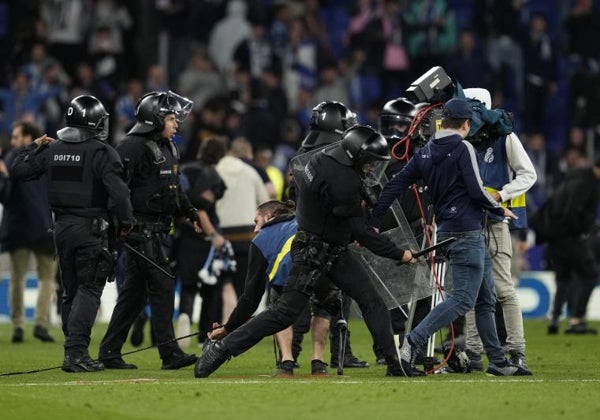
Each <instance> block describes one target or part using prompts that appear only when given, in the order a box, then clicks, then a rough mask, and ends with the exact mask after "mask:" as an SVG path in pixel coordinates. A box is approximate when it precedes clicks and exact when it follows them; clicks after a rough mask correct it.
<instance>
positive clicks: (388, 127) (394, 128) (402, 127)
mask: <svg viewBox="0 0 600 420" xmlns="http://www.w3.org/2000/svg"><path fill="white" fill-rule="evenodd" d="M411 122H412V120H411V119H410V118H409V117H406V116H403V115H392V114H383V115H380V116H379V117H378V121H377V123H378V125H379V132H380V133H381V134H382V135H383V137H385V138H386V139H390V138H399V139H401V138H404V137H405V136H406V134H407V133H408V129H409V128H410V124H411Z"/></svg>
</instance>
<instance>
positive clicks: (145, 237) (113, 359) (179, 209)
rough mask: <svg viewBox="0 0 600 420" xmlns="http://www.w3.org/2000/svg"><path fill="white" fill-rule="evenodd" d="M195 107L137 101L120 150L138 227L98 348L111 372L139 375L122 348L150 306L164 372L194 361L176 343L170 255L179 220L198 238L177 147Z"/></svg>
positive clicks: (176, 101) (168, 98) (174, 98)
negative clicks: (191, 227) (180, 129)
mask: <svg viewBox="0 0 600 420" xmlns="http://www.w3.org/2000/svg"><path fill="white" fill-rule="evenodd" d="M192 105H193V104H192V102H191V101H189V100H188V99H186V98H183V97H181V96H179V95H177V94H176V93H174V92H171V91H168V92H150V93H147V94H146V95H144V96H143V97H142V98H140V100H139V101H138V104H137V107H136V119H137V123H136V124H135V125H134V126H133V127H132V129H131V130H130V131H129V132H128V133H127V136H126V137H125V139H124V140H123V141H122V142H121V143H120V144H119V145H118V146H117V151H118V152H119V154H120V155H121V158H122V159H123V162H124V163H125V164H126V168H127V180H128V184H129V188H130V189H131V203H132V205H133V214H134V218H135V221H136V223H135V225H134V228H133V231H132V232H131V234H130V235H128V237H127V240H126V250H125V252H126V255H127V258H126V259H127V266H126V270H125V281H124V283H123V286H122V288H121V291H120V293H119V298H118V300H117V304H116V306H115V309H114V311H113V314H112V316H111V319H110V323H109V325H108V330H107V331H106V335H105V336H104V338H103V339H102V343H101V344H100V351H99V359H100V360H102V361H103V363H104V365H105V366H106V367H107V368H109V369H135V368H137V366H135V365H133V364H130V363H126V362H125V361H124V360H123V358H122V357H121V349H122V347H123V344H124V343H125V341H126V339H127V333H128V331H129V328H130V327H131V325H132V324H133V322H134V321H135V319H136V317H137V316H138V314H139V313H140V311H141V310H142V309H143V307H144V306H145V305H146V302H147V300H149V302H150V309H151V313H152V315H151V317H150V322H151V328H152V332H153V333H154V336H155V339H156V342H157V345H158V351H159V354H160V358H161V359H162V369H179V368H181V367H184V366H189V365H191V364H193V363H194V362H195V361H196V356H195V355H193V354H191V355H188V354H184V353H183V351H182V350H181V349H180V347H179V346H178V345H177V342H176V340H175V333H174V330H173V310H174V308H173V306H174V298H175V281H174V276H173V275H172V274H171V268H170V265H169V261H168V258H167V257H166V254H165V245H166V242H167V241H168V239H169V231H170V229H171V224H172V220H173V217H174V216H186V217H187V218H188V219H189V220H190V221H192V222H193V223H194V225H195V228H196V230H197V231H199V226H200V221H199V217H198V211H197V210H196V209H195V208H194V207H193V206H192V205H191V204H190V201H189V199H188V197H187V195H186V194H185V193H184V192H183V190H182V187H181V184H180V181H179V168H178V165H179V154H178V151H177V148H176V146H175V144H174V143H173V142H172V138H173V136H174V135H175V134H176V133H177V128H178V125H179V123H180V122H182V121H183V120H184V119H185V117H186V116H187V115H188V114H189V112H190V111H191V109H192ZM140 254H142V256H140ZM143 257H146V258H143Z"/></svg>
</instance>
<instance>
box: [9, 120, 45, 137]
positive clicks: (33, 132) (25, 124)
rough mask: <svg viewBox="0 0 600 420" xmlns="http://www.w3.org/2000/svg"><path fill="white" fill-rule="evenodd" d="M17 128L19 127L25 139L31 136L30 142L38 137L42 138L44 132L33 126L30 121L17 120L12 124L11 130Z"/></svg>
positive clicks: (35, 125) (37, 126)
mask: <svg viewBox="0 0 600 420" xmlns="http://www.w3.org/2000/svg"><path fill="white" fill-rule="evenodd" d="M17 127H21V134H22V135H23V136H24V137H25V136H31V140H35V139H37V138H38V137H42V134H44V132H43V131H42V128H41V127H40V126H39V125H37V124H34V123H32V122H30V121H23V120H19V121H16V122H14V123H13V128H17Z"/></svg>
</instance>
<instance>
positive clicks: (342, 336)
mask: <svg viewBox="0 0 600 420" xmlns="http://www.w3.org/2000/svg"><path fill="white" fill-rule="evenodd" d="M338 299H339V308H340V309H339V318H338V320H337V322H336V323H335V328H337V329H338V339H339V348H338V364H337V374H338V375H343V374H344V360H345V357H346V341H347V339H348V322H347V321H346V319H345V318H344V304H343V295H342V293H341V292H340V293H339V296H338Z"/></svg>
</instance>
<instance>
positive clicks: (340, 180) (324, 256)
mask: <svg viewBox="0 0 600 420" xmlns="http://www.w3.org/2000/svg"><path fill="white" fill-rule="evenodd" d="M389 158H390V156H389V151H388V147H387V143H386V141H385V139H384V138H383V136H381V134H379V133H378V132H376V131H375V130H373V129H372V128H370V127H367V126H361V125H356V126H354V127H352V128H350V129H349V130H347V131H346V132H345V133H344V136H343V138H342V140H341V141H340V142H337V143H335V144H333V145H331V146H328V147H325V148H324V149H323V150H322V151H319V152H317V153H315V154H314V155H313V156H312V157H311V158H310V161H309V162H308V164H307V165H306V166H305V167H304V170H303V175H301V176H300V177H298V176H296V178H295V181H296V183H297V186H298V201H297V204H298V211H297V213H296V217H297V220H298V233H297V234H296V236H295V238H294V241H293V242H292V245H291V255H292V261H293V266H292V269H291V272H290V276H289V278H288V282H287V284H286V286H285V287H284V289H283V292H282V295H281V298H280V300H279V301H278V303H277V304H275V305H274V306H273V307H271V308H269V309H268V310H266V311H264V312H262V313H261V314H259V315H258V316H256V317H255V318H253V319H252V320H250V321H249V322H248V323H246V324H245V325H244V326H242V327H240V328H238V329H236V330H235V331H234V332H232V333H231V334H229V335H228V336H227V337H225V338H224V339H223V340H220V341H216V342H215V343H213V344H211V345H210V346H209V347H207V349H206V350H205V351H204V353H203V354H202V356H201V357H200V358H199V359H198V362H197V363H196V367H195V371H194V373H195V376H196V377H207V376H209V375H210V374H211V373H212V372H214V371H215V370H216V369H218V368H219V366H221V365H222V364H223V363H224V362H225V361H226V360H227V359H228V358H230V357H231V356H238V355H239V354H241V353H243V352H245V351H246V350H248V349H249V348H251V347H252V346H253V345H255V344H256V343H258V342H259V341H260V340H261V339H262V338H263V337H265V336H267V335H271V334H273V333H275V332H277V331H280V330H282V329H284V328H285V327H287V326H289V325H291V324H292V323H293V322H294V320H295V319H296V318H297V316H298V315H299V314H300V313H301V311H302V310H303V309H304V307H305V306H306V304H307V302H308V299H309V297H310V295H311V294H312V293H313V291H314V290H315V289H318V288H320V287H322V283H323V282H324V281H328V280H329V279H330V280H331V281H333V283H334V284H335V285H336V286H338V287H339V288H340V289H341V290H342V291H343V292H344V293H347V294H348V295H349V296H350V297H351V298H353V299H354V300H355V301H356V302H357V303H358V305H359V307H360V309H361V311H362V314H363V317H364V319H365V322H366V324H367V327H368V329H369V331H370V332H371V335H372V336H373V340H374V342H375V343H376V344H377V347H378V348H381V349H384V350H383V352H384V354H385V358H386V361H387V364H388V370H387V374H388V375H393V376H400V375H402V374H403V373H402V370H401V367H400V363H399V361H398V357H397V354H396V349H395V348H394V340H393V337H392V331H391V328H390V317H389V312H388V311H387V309H386V306H385V304H384V302H383V300H382V298H381V296H379V294H378V293H377V291H376V289H375V286H374V285H373V284H372V283H371V282H370V281H369V278H368V274H367V273H366V271H365V268H364V267H363V266H362V265H361V264H360V263H359V261H358V260H357V259H356V258H355V257H354V256H353V255H352V254H351V253H350V251H349V250H348V244H349V243H350V241H351V239H357V240H358V241H359V242H360V243H361V245H363V246H365V247H367V248H369V249H370V250H372V251H373V252H375V253H377V254H379V255H382V256H385V257H389V258H392V259H395V260H398V261H400V262H402V263H414V262H416V261H415V259H414V258H413V255H412V252H411V251H410V250H402V249H399V248H398V247H396V246H395V245H394V244H393V243H392V242H391V241H390V240H389V239H387V238H385V237H383V236H379V235H378V234H377V233H376V232H375V231H374V230H372V229H370V228H369V227H368V226H367V224H366V220H365V217H364V215H363V213H362V209H361V202H362V197H361V183H362V182H363V180H362V178H363V177H364V176H365V175H366V172H368V171H370V170H371V169H372V168H373V166H375V165H376V164H377V163H378V162H383V161H386V160H389Z"/></svg>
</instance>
